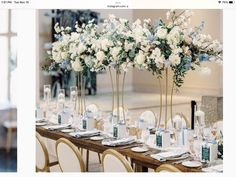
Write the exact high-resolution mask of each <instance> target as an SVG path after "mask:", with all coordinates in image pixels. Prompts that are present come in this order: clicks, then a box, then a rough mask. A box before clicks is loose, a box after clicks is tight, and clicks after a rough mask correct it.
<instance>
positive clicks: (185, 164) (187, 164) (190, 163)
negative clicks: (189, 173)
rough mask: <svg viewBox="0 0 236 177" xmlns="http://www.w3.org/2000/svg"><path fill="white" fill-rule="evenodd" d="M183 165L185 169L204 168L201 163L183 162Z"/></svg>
mask: <svg viewBox="0 0 236 177" xmlns="http://www.w3.org/2000/svg"><path fill="white" fill-rule="evenodd" d="M182 165H183V166H185V167H200V166H202V163H201V162H199V161H185V162H182Z"/></svg>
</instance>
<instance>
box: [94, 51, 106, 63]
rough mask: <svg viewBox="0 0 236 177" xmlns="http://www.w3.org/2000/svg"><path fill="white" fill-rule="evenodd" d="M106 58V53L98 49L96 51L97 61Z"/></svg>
mask: <svg viewBox="0 0 236 177" xmlns="http://www.w3.org/2000/svg"><path fill="white" fill-rule="evenodd" d="M105 58H106V55H105V54H104V52H103V51H99V52H97V53H96V59H97V60H98V61H103V60H104V59H105Z"/></svg>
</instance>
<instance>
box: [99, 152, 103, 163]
mask: <svg viewBox="0 0 236 177" xmlns="http://www.w3.org/2000/svg"><path fill="white" fill-rule="evenodd" d="M98 160H99V163H100V164H101V163H102V161H101V156H100V154H99V153H98Z"/></svg>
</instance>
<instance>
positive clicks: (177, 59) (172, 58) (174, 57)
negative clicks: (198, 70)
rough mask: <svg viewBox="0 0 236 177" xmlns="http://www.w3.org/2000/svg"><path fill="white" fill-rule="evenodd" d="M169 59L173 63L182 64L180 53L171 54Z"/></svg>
mask: <svg viewBox="0 0 236 177" xmlns="http://www.w3.org/2000/svg"><path fill="white" fill-rule="evenodd" d="M169 61H170V62H171V64H172V65H178V64H180V61H181V59H180V57H179V55H176V54H171V55H170V56H169Z"/></svg>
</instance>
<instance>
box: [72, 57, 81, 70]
mask: <svg viewBox="0 0 236 177" xmlns="http://www.w3.org/2000/svg"><path fill="white" fill-rule="evenodd" d="M71 67H72V69H73V70H74V71H76V72H80V71H83V67H82V65H81V62H80V61H79V60H78V59H76V60H75V61H71Z"/></svg>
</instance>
